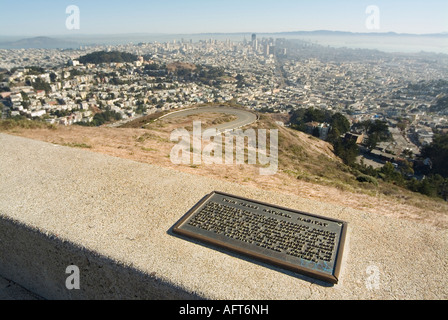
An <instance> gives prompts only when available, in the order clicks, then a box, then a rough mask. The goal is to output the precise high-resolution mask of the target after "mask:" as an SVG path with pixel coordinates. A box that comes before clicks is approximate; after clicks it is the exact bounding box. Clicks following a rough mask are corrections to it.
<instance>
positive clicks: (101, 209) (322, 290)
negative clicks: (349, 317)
mask: <svg viewBox="0 0 448 320" xmlns="http://www.w3.org/2000/svg"><path fill="white" fill-rule="evenodd" d="M0 146H1V150H2V152H1V153H0V216H1V215H4V216H7V217H9V218H12V219H16V220H18V221H21V222H23V223H25V224H27V225H29V226H33V227H36V228H38V229H40V230H42V231H43V232H48V233H50V234H53V235H57V237H58V238H60V239H65V240H68V241H71V242H73V243H75V244H78V245H81V246H83V247H85V248H88V249H90V250H93V251H96V252H99V253H100V254H102V255H104V256H106V257H109V258H111V259H113V260H114V261H117V262H120V263H124V264H126V265H132V266H133V267H134V268H137V269H139V270H142V271H143V272H145V273H148V274H153V275H156V276H157V277H159V278H160V279H163V280H164V281H168V282H170V283H172V284H173V285H174V286H176V287H179V288H182V289H184V290H186V291H188V292H195V293H197V294H198V295H200V296H203V297H205V298H209V299H236V300H248V299H249V300H250V299H268V300H270V299H282V300H296V299H297V300H302V299H442V300H443V299H447V298H448V278H447V277H446V273H447V271H448V257H447V254H446V253H447V249H448V237H447V230H446V229H444V228H440V227H436V226H434V225H431V224H427V223H424V222H416V221H411V220H407V219H404V218H394V217H385V216H382V215H381V214H369V213H364V212H360V211H357V210H353V209H350V208H344V207H340V206H335V205H332V204H328V203H324V202H316V201H312V200H308V199H301V198H297V197H291V196H290V195H286V194H281V193H278V192H270V191H269V190H262V189H258V188H251V187H245V186H241V185H239V184H235V183H230V182H225V181H219V180H213V179H211V178H207V177H200V176H195V175H191V174H187V173H182V172H178V171H176V170H173V169H168V168H161V167H157V166H152V165H148V164H142V163H137V162H133V161H130V160H125V159H119V158H114V157H110V156H105V155H101V154H97V153H93V152H89V151H85V150H79V149H71V148H67V147H61V146H56V145H52V144H48V143H44V142H38V141H34V140H29V139H24V138H19V137H14V136H9V135H5V134H0ZM214 190H216V191H222V192H226V193H231V194H235V195H238V196H242V197H247V198H252V199H255V200H260V201H264V202H268V203H273V204H277V205H281V206H284V207H290V208H293V209H297V210H302V211H307V212H310V213H315V214H318V215H323V216H327V217H332V218H336V219H340V220H344V221H346V222H348V223H349V232H348V239H347V241H346V245H347V248H346V249H347V250H346V252H345V253H344V261H343V266H342V274H341V281H340V283H339V284H338V285H335V286H328V285H326V284H324V283H322V282H319V281H315V280H313V279H311V278H308V277H304V276H301V275H297V274H294V273H292V272H288V271H284V270H281V269H277V268H274V267H270V266H267V265H264V264H262V263H257V262H255V261H253V260H250V259H244V258H242V257H239V256H236V255H231V254H227V253H225V252H222V251H218V250H214V249H213V248H210V247H208V246H203V245H199V244H196V243H193V242H190V241H186V240H184V239H181V238H178V237H175V236H173V235H171V234H170V232H169V230H170V228H171V227H172V226H173V225H174V224H175V223H176V222H177V221H178V220H179V219H180V218H181V217H182V216H183V215H184V214H185V213H186V212H187V211H188V210H189V209H190V208H191V207H193V206H194V205H195V204H196V203H197V202H198V201H199V200H200V199H201V198H202V197H204V196H205V195H207V194H208V193H210V192H212V191H214ZM378 205H381V204H378Z"/></svg>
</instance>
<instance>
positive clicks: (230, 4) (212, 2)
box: [0, 0, 448, 36]
mask: <svg viewBox="0 0 448 320" xmlns="http://www.w3.org/2000/svg"><path fill="white" fill-rule="evenodd" d="M69 5H76V6H77V7H79V9H80V15H81V26H80V29H79V30H67V29H66V28H65V27H64V26H65V19H66V15H65V9H66V8H67V7H68V6H69ZM371 5H374V6H376V7H378V8H379V9H380V10H381V28H380V29H379V30H374V31H375V32H382V33H386V32H396V33H412V34H430V33H442V32H448V19H447V14H446V13H447V12H448V3H447V2H446V1H441V0H429V1H403V0H399V1H386V0H377V1H366V0H361V1H352V0H339V1H330V0H318V1H303V0H302V1H292V0H280V1H267V0H245V1H237V0H230V1H216V0H190V1H182V0H172V1H144V0H135V1H104V0H99V1H86V0H78V1H58V0H44V1H23V0H20V1H4V2H3V3H2V12H14V13H16V14H10V15H6V14H5V15H3V16H2V20H1V21H0V26H1V28H0V29H1V31H0V35H2V36H50V35H63V34H66V35H70V34H72V35H73V34H84V35H87V34H123V33H164V34H191V33H235V32H257V33H272V32H290V31H314V30H332V31H348V32H371V31H372V30H368V29H366V27H365V20H366V8H367V7H368V6H371Z"/></svg>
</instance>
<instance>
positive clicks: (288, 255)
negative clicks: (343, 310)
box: [173, 192, 347, 284]
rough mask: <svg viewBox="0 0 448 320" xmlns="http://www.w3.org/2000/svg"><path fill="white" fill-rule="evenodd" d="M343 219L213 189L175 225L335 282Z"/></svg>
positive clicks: (188, 233) (227, 246) (201, 237)
mask: <svg viewBox="0 0 448 320" xmlns="http://www.w3.org/2000/svg"><path fill="white" fill-rule="evenodd" d="M346 230H347V223H345V222H343V221H339V220H335V219H330V218H325V217H321V216H317V215H313V214H309V213H305V212H300V211H297V210H292V209H287V208H283V207H279V206H275V205H270V204H267V203H263V202H259V201H254V200H250V199H245V198H241V197H237V196H234V195H230V194H226V193H222V192H213V193H211V194H209V195H208V196H207V197H205V198H204V199H203V200H201V201H200V202H199V203H198V204H197V205H196V206H195V207H194V208H192V209H191V210H190V211H189V212H188V213H187V214H186V215H185V216H184V217H183V218H182V219H181V220H180V221H179V222H178V223H177V224H176V225H175V226H174V228H173V232H174V233H176V234H179V235H183V236H187V237H191V238H193V239H196V240H199V241H202V242H206V243H209V244H212V245H215V246H219V247H221V248H224V249H228V250H231V251H233V252H236V253H239V254H242V255H246V256H249V257H251V258H255V259H258V260H261V261H263V262H265V263H269V264H273V265H276V266H278V267H281V268H285V269H288V270H292V271H294V272H297V273H301V274H304V275H307V276H310V277H313V278H317V279H319V280H323V281H326V282H330V283H333V284H337V283H338V277H339V272H340V266H341V259H342V254H343V248H344V242H345V235H346Z"/></svg>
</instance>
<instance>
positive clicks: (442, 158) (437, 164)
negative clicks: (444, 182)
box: [422, 134, 448, 178]
mask: <svg viewBox="0 0 448 320" xmlns="http://www.w3.org/2000/svg"><path fill="white" fill-rule="evenodd" d="M422 156H423V157H424V158H430V159H431V162H432V169H431V173H433V174H439V175H441V176H443V177H444V178H448V134H436V135H435V136H434V139H433V142H432V143H431V144H430V145H429V146H427V147H425V148H423V149H422Z"/></svg>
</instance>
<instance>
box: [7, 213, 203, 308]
mask: <svg viewBox="0 0 448 320" xmlns="http://www.w3.org/2000/svg"><path fill="white" fill-rule="evenodd" d="M70 265H76V266H77V267H78V268H79V275H80V289H79V290H76V289H74V290H69V289H67V287H66V280H67V278H69V277H71V276H72V273H66V269H67V267H68V266H70ZM0 275H2V276H3V277H5V278H7V279H9V280H12V281H14V282H16V283H18V284H20V285H21V286H22V287H24V288H25V289H27V290H29V291H31V292H33V293H35V294H37V295H39V296H41V297H42V298H44V299H52V300H68V299H77V300H83V299H89V300H91V299H94V300H95V299H98V300H100V299H101V300H111V299H122V300H128V299H138V300H141V299H151V300H157V299H170V300H171V299H197V298H198V297H197V296H196V295H194V294H190V293H187V292H185V291H184V290H182V289H181V288H178V287H175V286H173V285H171V284H169V283H167V282H165V281H163V280H161V279H158V278H156V277H155V276H153V275H151V274H145V273H142V272H141V271H139V270H136V269H135V268H132V267H130V266H125V265H122V264H118V263H116V262H115V261H113V260H111V259H109V258H107V257H104V256H100V255H98V254H97V253H95V252H92V251H89V250H87V249H85V248H81V247H79V246H75V245H73V244H72V243H70V242H67V241H61V240H60V239H58V238H57V237H55V236H53V235H47V234H44V233H42V232H40V231H38V230H36V229H33V228H30V227H28V226H26V225H24V224H21V223H19V222H17V221H13V220H11V219H9V218H6V217H1V216H0Z"/></svg>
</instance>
